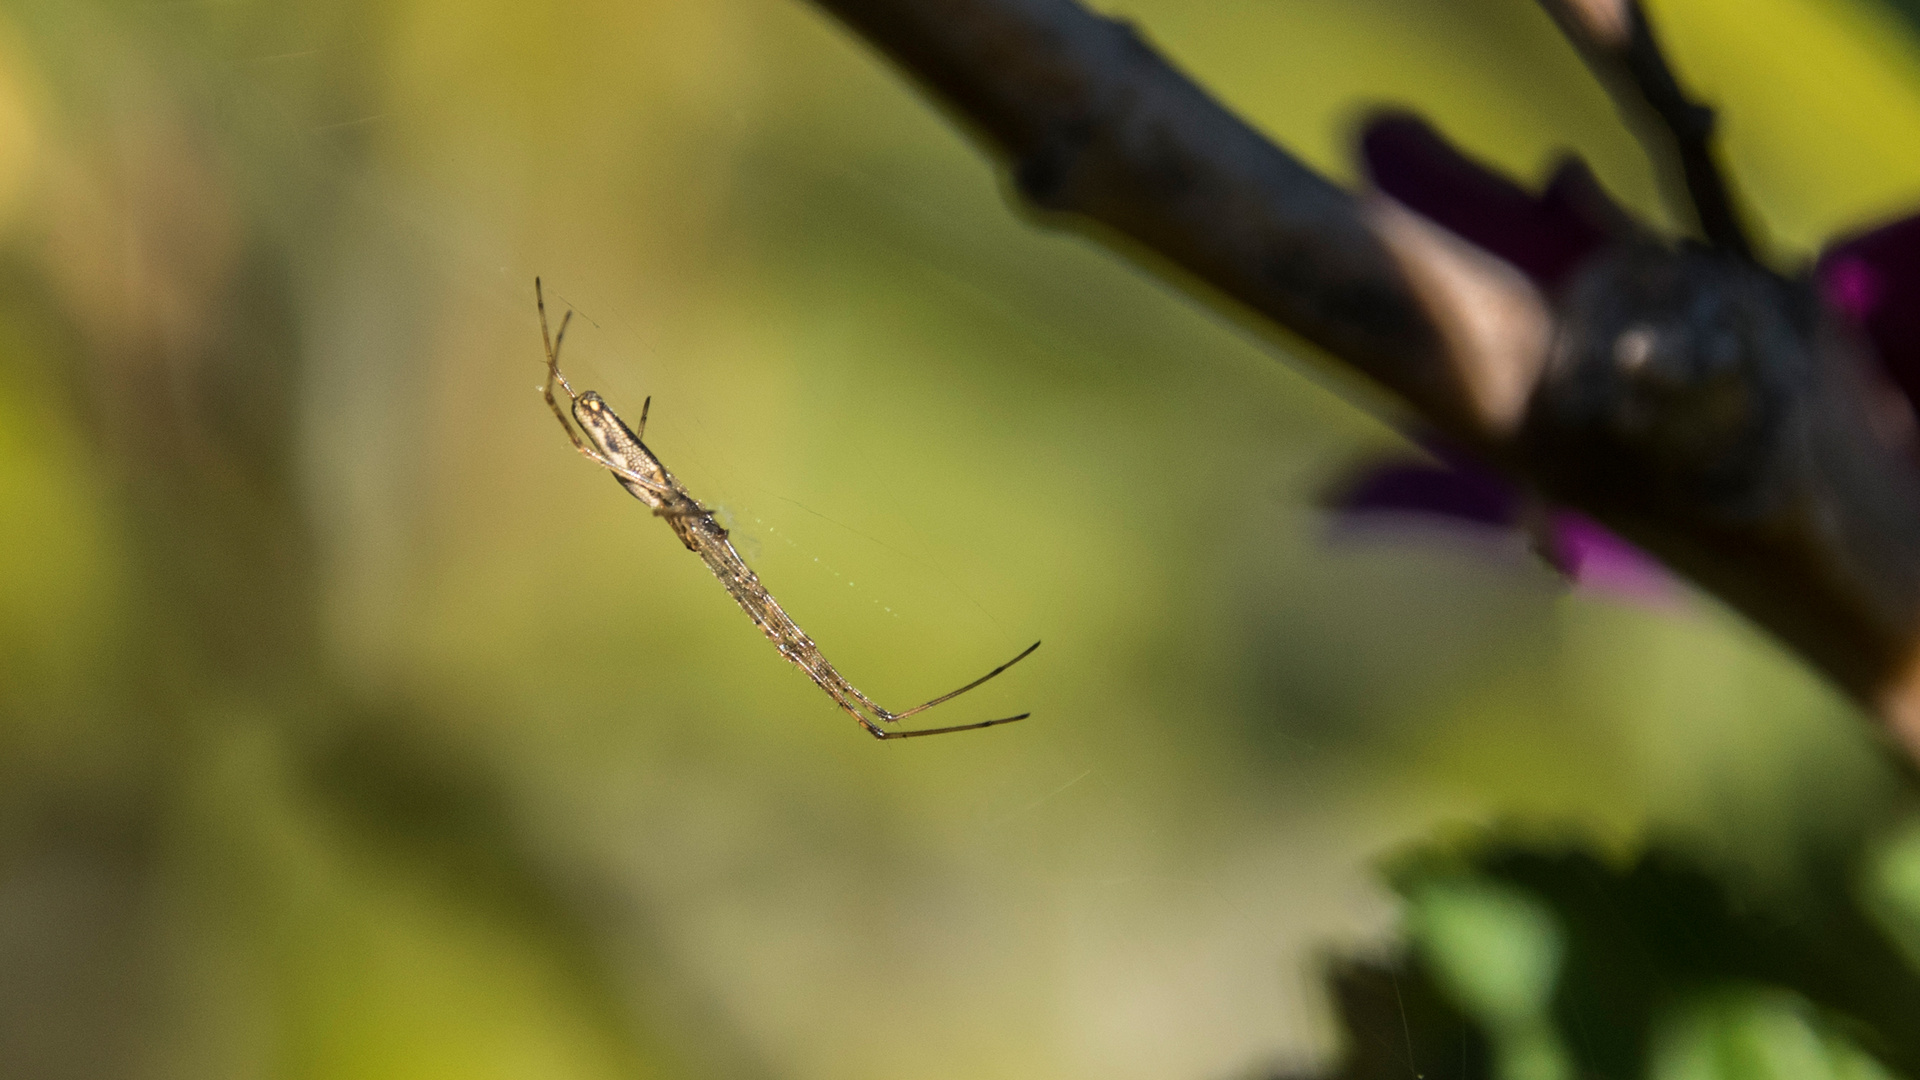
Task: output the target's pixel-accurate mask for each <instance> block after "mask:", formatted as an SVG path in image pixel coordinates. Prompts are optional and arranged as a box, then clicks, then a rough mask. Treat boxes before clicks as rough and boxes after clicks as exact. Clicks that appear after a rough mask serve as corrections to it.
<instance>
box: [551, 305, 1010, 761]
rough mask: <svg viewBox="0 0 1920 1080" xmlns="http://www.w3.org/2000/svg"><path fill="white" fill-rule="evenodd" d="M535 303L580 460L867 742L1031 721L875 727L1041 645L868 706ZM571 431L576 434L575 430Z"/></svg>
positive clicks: (563, 416) (943, 698)
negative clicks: (933, 687)
mask: <svg viewBox="0 0 1920 1080" xmlns="http://www.w3.org/2000/svg"><path fill="white" fill-rule="evenodd" d="M533 295H534V302H535V303H536V304H537V305H538V306H539V309H540V336H541V338H542V340H543V341H544V342H545V343H546V347H547V382H546V385H545V386H544V387H542V388H541V392H542V394H543V395H544V396H545V397H546V399H547V407H548V408H550V409H552V410H553V415H554V417H555V418H556V419H558V420H559V421H560V426H561V428H562V429H564V430H565V431H566V433H567V438H568V440H570V441H571V442H572V443H573V447H574V449H576V450H578V451H580V453H582V454H584V455H585V456H586V457H587V459H588V460H590V461H592V462H593V463H594V464H596V465H599V466H600V467H601V468H604V469H606V470H607V471H608V472H610V473H612V474H613V478H614V479H615V480H618V481H619V482H620V486H621V487H624V488H626V489H627V490H628V491H629V492H631V493H632V495H633V497H634V498H636V499H639V500H640V501H641V502H643V503H645V504H647V506H648V507H650V508H652V510H653V513H654V516H655V517H661V518H665V519H666V521H667V525H668V526H669V527H671V528H672V529H673V534H674V535H675V536H678V537H679V538H680V542H681V543H682V544H685V545H686V546H687V550H688V551H691V552H693V553H694V554H695V555H698V556H700V561H701V562H704V563H706V564H707V569H709V570H711V571H713V576H714V577H717V578H719V579H720V584H721V585H723V586H725V588H726V590H727V593H728V595H730V596H732V597H733V599H734V601H735V602H736V603H738V604H739V605H740V608H741V610H743V611H745V612H746V613H747V617H748V618H750V619H752V620H753V622H754V625H755V626H758V627H759V628H760V630H761V632H762V633H765V634H766V635H767V640H769V641H771V642H773V643H774V645H775V646H776V647H777V648H779V650H780V655H781V656H784V657H786V658H787V659H788V660H790V661H792V662H793V665H794V666H795V667H797V668H799V669H800V670H801V671H804V672H806V673H807V677H808V678H809V679H812V680H813V681H814V683H815V685H817V686H819V687H820V689H822V690H825V691H826V692H827V696H828V697H831V698H832V699H833V701H834V704H836V705H838V706H840V707H841V708H842V709H845V710H846V711H847V712H848V713H849V714H851V715H852V716H853V718H854V719H855V720H858V721H860V726H861V727H863V728H865V729H866V731H867V734H869V735H872V736H873V737H874V738H876V739H907V738H913V737H916V736H920V735H945V734H947V733H949V732H954V731H974V730H977V729H979V728H989V727H994V726H996V725H999V724H1011V723H1013V722H1014V721H1015V720H1025V719H1026V718H1027V717H1028V716H1030V715H1032V714H1030V713H1021V714H1020V715H1018V716H1004V717H1001V718H1000V719H998V720H982V721H979V722H977V723H972V724H956V725H954V726H952V727H939V728H923V729H921V730H918V731H900V730H897V729H889V728H884V727H881V726H880V724H881V723H887V724H893V723H898V722H899V721H901V720H904V719H906V718H907V717H909V716H912V715H914V714H915V713H920V712H925V711H926V710H928V709H931V708H933V707H934V706H935V705H939V704H941V703H943V702H947V701H951V700H953V699H954V698H956V697H959V696H960V695H961V694H964V693H966V692H967V691H969V690H971V689H973V688H974V687H976V686H979V685H980V684H981V683H984V682H986V681H987V680H988V679H991V678H993V677H994V676H995V675H998V674H1000V673H1001V672H1003V671H1005V670H1007V669H1008V668H1010V667H1012V666H1013V665H1015V664H1017V663H1019V662H1020V661H1022V660H1024V659H1026V658H1027V656H1028V655H1029V654H1031V653H1032V652H1033V650H1035V649H1037V648H1039V647H1040V643H1039V642H1037V641H1036V642H1034V643H1033V644H1031V645H1029V646H1027V647H1026V648H1025V649H1024V650H1022V651H1021V653H1020V655H1018V656H1016V657H1014V658H1013V659H1011V660H1009V661H1007V662H1006V663H1004V664H1001V665H1000V666H999V667H997V668H994V669H993V670H992V671H989V672H987V673H986V674H985V675H982V676H980V677H979V678H977V679H975V680H973V681H972V682H970V683H968V684H967V685H965V686H962V687H960V688H959V689H958V690H950V691H948V692H947V693H944V694H941V695H940V696H939V697H937V698H934V699H933V700H932V701H928V702H925V703H923V704H920V705H915V706H914V707H913V708H911V709H905V710H902V711H900V712H892V711H890V710H888V709H883V708H881V707H880V706H879V705H877V704H875V703H874V700H873V699H872V698H870V697H868V696H867V695H865V694H863V693H861V692H860V690H859V688H858V687H856V686H854V685H853V684H852V683H850V682H848V681H847V680H846V678H845V677H843V676H842V675H841V674H840V672H839V671H837V670H835V668H834V666H833V665H832V664H830V663H828V662H827V658H826V657H825V656H822V655H821V653H820V647H819V646H817V645H815V644H814V643H813V639H812V638H810V637H808V636H807V635H806V633H805V632H804V631H802V630H801V629H800V627H799V626H798V625H797V624H795V623H794V621H793V617H792V616H790V615H788V614H787V613H786V611H785V609H783V608H781V606H780V604H779V602H778V601H776V600H775V599H774V598H773V594H772V593H769V592H768V591H767V589H766V586H764V585H762V584H760V577H759V575H757V574H755V573H754V572H753V569H752V568H751V567H749V566H748V565H747V563H746V560H744V559H742V558H741V557H740V553H739V552H738V551H735V550H734V548H733V544H732V542H730V541H729V540H728V539H727V530H726V529H724V528H722V527H721V526H720V523H719V522H717V521H715V520H714V518H713V512H712V511H710V510H708V509H707V508H706V507H704V506H702V505H700V501H699V500H698V499H695V498H694V497H693V496H692V495H691V494H689V493H688V491H687V489H686V488H684V487H682V486H681V485H680V481H678V480H675V479H674V478H673V474H672V473H670V472H668V471H667V467H666V466H665V465H662V464H660V459H659V458H657V457H655V456H654V454H653V451H651V450H649V449H647V445H646V444H645V443H643V442H641V441H640V435H641V433H642V432H644V431H645V430H646V426H647V411H648V410H649V409H650V408H651V407H652V405H653V399H652V398H650V397H649V398H648V399H647V400H646V402H645V403H644V404H642V405H641V406H640V422H639V424H637V425H635V426H634V427H632V428H629V427H627V425H626V423H625V422H624V421H622V420H621V419H620V417H619V416H617V415H615V413H614V411H613V410H612V409H611V408H609V407H608V406H607V403H606V402H605V401H603V400H602V399H601V397H600V395H599V394H597V393H594V392H593V391H592V390H588V391H585V392H583V393H578V394H576V393H574V391H573V387H572V386H571V385H569V384H568V382H567V378H566V376H565V375H562V374H561V373H560V345H561V343H562V342H564V341H565V340H566V337H567V324H568V323H569V322H571V321H572V319H573V312H572V311H568V312H567V313H566V315H565V316H563V317H562V318H561V320H560V331H559V333H557V334H550V333H548V332H547V301H546V297H545V296H544V295H543V294H542V292H541V289H540V279H538V278H535V279H534V282H533ZM556 385H558V386H559V387H560V389H562V390H564V391H566V395H567V398H568V399H569V400H570V401H571V402H572V405H573V408H572V414H573V420H572V423H569V422H568V419H567V414H568V410H565V409H562V408H561V407H560V402H559V400H558V399H557V398H555V397H554V395H553V388H554V386H556ZM576 425H577V428H576Z"/></svg>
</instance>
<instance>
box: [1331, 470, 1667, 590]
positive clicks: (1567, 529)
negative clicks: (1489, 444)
mask: <svg viewBox="0 0 1920 1080" xmlns="http://www.w3.org/2000/svg"><path fill="white" fill-rule="evenodd" d="M1434 449H1435V450H1436V453H1437V454H1439V455H1441V456H1442V457H1443V460H1442V461H1440V462H1427V461H1412V460H1395V461H1385V462H1380V461H1376V462H1373V463H1371V464H1369V465H1366V466H1365V467H1363V468H1361V469H1358V470H1356V471H1355V473H1354V474H1352V475H1351V476H1350V477H1349V478H1348V479H1347V480H1346V481H1344V482H1343V483H1341V484H1340V485H1338V486H1337V487H1336V489H1335V491H1334V493H1333V494H1332V495H1331V497H1330V498H1329V499H1328V502H1329V504H1330V505H1331V506H1332V508H1333V509H1334V511H1335V513H1336V519H1337V521H1338V522H1339V523H1340V524H1341V525H1345V526H1351V525H1355V524H1363V523H1369V522H1371V521H1374V520H1392V519H1403V518H1407V517H1417V518H1424V519H1426V520H1429V521H1433V522H1437V523H1443V524H1444V523H1451V524H1453V525H1455V526H1463V527H1466V528H1468V529H1471V530H1474V531H1479V532H1486V531H1492V532H1495V533H1507V534H1510V535H1512V536H1514V537H1516V538H1518V537H1519V535H1520V533H1521V529H1522V524H1523V519H1524V517H1525V501H1524V499H1523V498H1522V496H1521V494H1520V492H1519V490H1518V489H1517V488H1515V487H1514V486H1513V485H1512V484H1510V483H1508V482H1507V480H1506V479H1505V478H1504V477H1502V476H1500V475H1499V474H1498V473H1495V472H1493V471H1492V470H1490V469H1488V468H1486V467H1485V466H1482V465H1480V464H1478V463H1476V462H1474V461H1472V460H1471V459H1469V458H1465V457H1463V456H1461V455H1459V454H1458V453H1448V452H1446V450H1445V448H1444V447H1435V448H1434ZM1535 546H1536V547H1537V548H1544V549H1545V552H1544V553H1545V554H1546V556H1547V558H1548V560H1549V561H1550V562H1552V563H1553V566H1554V569H1556V570H1558V571H1560V573H1561V574H1562V575H1563V576H1564V577H1566V579H1567V580H1568V581H1569V582H1571V583H1572V584H1573V585H1574V586H1576V587H1577V588H1579V589H1581V590H1583V591H1588V592H1594V593H1601V594H1608V595H1612V596H1616V597H1620V598H1622V599H1626V600H1631V601H1635V602H1638V603H1644V604H1656V605H1665V604H1671V603H1673V602H1674V601H1676V600H1677V599H1678V598H1679V597H1680V596H1681V595H1682V594H1681V592H1680V590H1679V589H1678V588H1676V587H1675V583H1674V579H1673V577H1672V576H1671V575H1670V574H1669V573H1668V572H1667V570H1666V568H1665V567H1663V566H1661V565H1660V563H1659V561H1658V560H1656V559H1654V557H1653V556H1651V555H1648V554H1647V553H1646V552H1644V551H1641V550H1640V549H1639V548H1637V547H1635V546H1633V545H1632V544H1631V543H1629V542H1627V541H1626V540H1624V539H1622V538H1621V537H1620V536H1619V535H1618V534H1616V533H1614V532H1612V531H1610V530H1609V529H1607V528H1606V527H1605V526H1603V525H1601V524H1600V523H1599V522H1597V521H1594V520H1593V519H1592V518H1590V517H1587V516H1586V515H1584V514H1580V513H1576V512H1574V511H1571V510H1556V511H1553V512H1552V513H1551V514H1549V515H1547V518H1546V536H1545V537H1544V538H1543V539H1542V540H1540V541H1536V543H1535Z"/></svg>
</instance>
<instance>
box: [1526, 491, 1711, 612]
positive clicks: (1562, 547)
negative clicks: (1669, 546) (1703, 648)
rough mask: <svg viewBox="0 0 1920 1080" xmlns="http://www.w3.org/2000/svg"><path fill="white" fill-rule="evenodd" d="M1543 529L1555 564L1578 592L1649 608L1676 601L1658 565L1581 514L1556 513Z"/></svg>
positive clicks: (1670, 582) (1669, 580)
mask: <svg viewBox="0 0 1920 1080" xmlns="http://www.w3.org/2000/svg"><path fill="white" fill-rule="evenodd" d="M1548 529H1549V531H1550V532H1551V534H1552V539H1551V542H1552V546H1553V559H1554V562H1555V563H1556V564H1557V565H1558V568H1559V570H1560V572H1561V573H1562V574H1564V575H1566V577H1567V580H1569V581H1571V582H1573V583H1574V584H1575V585H1577V586H1579V587H1580V588H1581V589H1586V590H1591V591H1593V592H1600V593H1610V594H1612V595H1614V596H1619V597H1622V598H1624V599H1629V600H1637V601H1640V602H1642V603H1654V604H1664V603H1671V602H1673V601H1674V600H1675V599H1677V598H1678V597H1679V595H1680V593H1679V591H1678V590H1677V589H1676V588H1675V587H1674V580H1673V577H1672V575H1670V574H1669V573H1668V572H1667V569H1666V568H1665V567H1663V566H1661V565H1660V563H1659V561H1658V560H1656V559H1655V558H1654V557H1653V556H1651V555H1649V554H1647V553H1646V552H1644V551H1642V550H1640V549H1639V548H1637V547H1635V546H1633V545H1632V544H1630V543H1628V542H1627V541H1626V540H1624V539H1622V538H1621V537H1620V535H1619V534H1618V533H1615V532H1613V531H1611V530H1610V529H1608V528H1607V527H1606V526H1604V525H1602V524H1600V523H1599V522H1597V521H1595V520H1593V519H1592V518H1590V517H1587V516H1586V515H1585V514H1581V513H1576V512H1575V511H1572V510H1557V511H1555V512H1554V513H1553V516H1552V518H1551V519H1550V520H1549V524H1548Z"/></svg>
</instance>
